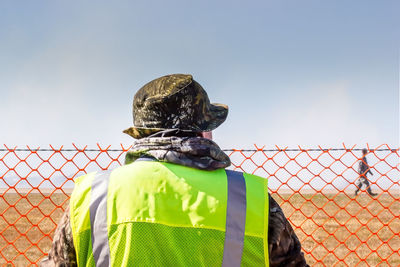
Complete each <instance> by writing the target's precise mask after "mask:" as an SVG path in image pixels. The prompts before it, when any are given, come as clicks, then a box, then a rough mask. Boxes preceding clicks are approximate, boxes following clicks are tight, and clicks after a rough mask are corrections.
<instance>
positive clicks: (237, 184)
mask: <svg viewBox="0 0 400 267" xmlns="http://www.w3.org/2000/svg"><path fill="white" fill-rule="evenodd" d="M226 175H227V179H228V204H227V207H226V229H225V244H224V257H223V260H222V266H223V267H228V266H229V267H234V266H240V263H241V261H242V253H243V242H244V230H245V226H246V182H245V180H244V177H243V173H241V172H235V171H230V170H226Z"/></svg>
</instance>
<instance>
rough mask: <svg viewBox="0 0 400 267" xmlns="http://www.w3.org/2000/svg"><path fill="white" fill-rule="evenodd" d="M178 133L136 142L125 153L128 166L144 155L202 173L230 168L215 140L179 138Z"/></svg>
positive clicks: (157, 134) (168, 132) (228, 160)
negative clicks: (202, 171) (203, 171)
mask: <svg viewBox="0 0 400 267" xmlns="http://www.w3.org/2000/svg"><path fill="white" fill-rule="evenodd" d="M177 131H179V130H176V131H172V132H171V131H163V132H158V133H156V134H155V135H152V136H151V137H147V138H142V139H139V140H137V141H136V142H135V143H134V145H133V147H132V149H131V150H130V151H129V152H128V153H127V154H126V158H125V164H129V163H131V162H133V161H135V160H136V159H137V158H139V157H141V156H150V157H154V158H156V159H157V160H159V161H164V162H170V163H175V164H180V165H184V166H188V167H192V168H196V169H201V170H216V169H221V168H227V167H229V166H230V165H231V161H230V159H229V157H228V155H226V154H225V153H224V152H223V151H222V150H221V149H220V148H219V146H218V145H217V144H216V143H214V142H213V141H211V140H209V139H206V138H201V137H190V136H189V137H179V136H176V132H177ZM164 133H167V135H169V136H165V135H164Z"/></svg>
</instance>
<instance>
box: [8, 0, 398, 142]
mask: <svg viewBox="0 0 400 267" xmlns="http://www.w3.org/2000/svg"><path fill="white" fill-rule="evenodd" d="M399 10H400V2H399V1H218V2H217V1H201V3H200V2H199V1H198V2H197V3H196V2H194V1H191V2H189V1H142V2H137V1H18V2H17V1H2V2H0V99H1V103H2V104H1V106H0V114H1V115H0V129H1V130H0V143H2V144H3V143H5V144H8V145H23V144H29V145H32V146H38V145H41V146H43V145H47V144H56V145H60V144H64V145H66V146H67V147H71V145H70V144H71V142H75V143H78V144H88V145H90V146H93V145H94V144H95V143H96V142H100V143H101V144H119V143H123V144H130V143H131V142H132V141H133V139H131V138H130V137H129V136H125V135H124V134H122V133H121V131H122V130H123V129H125V128H128V127H129V126H131V123H132V114H131V104H132V98H133V95H134V93H135V92H136V90H138V89H139V88H140V87H141V86H142V85H144V84H145V83H146V82H148V81H150V80H152V79H154V78H157V77H159V76H162V75H165V74H170V73H191V74H193V76H194V78H195V79H196V80H197V81H199V82H200V83H201V84H202V85H203V87H204V88H205V89H206V90H207V92H208V94H209V96H210V99H211V101H212V102H219V103H225V104H228V105H229V107H230V113H229V116H228V119H227V121H226V122H225V123H224V124H223V125H222V126H221V127H220V128H218V129H217V130H216V131H215V140H216V142H217V143H219V144H220V145H221V147H223V148H232V147H236V148H251V147H252V144H253V143H256V144H258V145H266V146H267V147H271V146H273V145H275V144H277V145H281V146H286V145H287V146H290V147H293V146H295V145H297V144H299V145H304V146H308V147H310V146H311V147H315V146H316V145H319V144H320V145H324V146H334V147H337V146H340V145H341V143H342V142H345V143H346V144H347V145H353V144H358V145H360V146H362V145H363V144H365V143H366V142H369V143H370V144H372V145H376V144H381V143H389V144H391V145H392V146H399V143H400V141H399V41H400V34H399V29H400V27H399V26H400V25H399V24H400V19H399V16H398V11H399Z"/></svg>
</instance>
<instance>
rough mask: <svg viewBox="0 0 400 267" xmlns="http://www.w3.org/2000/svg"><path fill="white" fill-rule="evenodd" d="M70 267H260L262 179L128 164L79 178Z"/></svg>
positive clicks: (264, 213)
mask: <svg viewBox="0 0 400 267" xmlns="http://www.w3.org/2000/svg"><path fill="white" fill-rule="evenodd" d="M75 184H76V185H75V189H74V191H73V193H72V196H71V200H70V221H71V228H72V233H73V241H74V246H75V250H76V256H77V262H78V266H268V265H269V260H268V236H267V235H268V210H269V207H268V191H267V179H264V178H261V177H258V176H255V175H251V174H246V173H241V172H235V171H229V170H224V169H218V170H215V171H204V170H198V169H194V168H190V167H185V166H181V165H177V164H172V163H165V162H157V161H146V160H143V161H140V160H138V161H135V162H133V163H131V164H129V165H125V166H121V167H119V168H117V169H115V170H113V171H106V172H98V173H89V174H87V175H84V176H82V177H79V178H78V179H77V180H76V183H75Z"/></svg>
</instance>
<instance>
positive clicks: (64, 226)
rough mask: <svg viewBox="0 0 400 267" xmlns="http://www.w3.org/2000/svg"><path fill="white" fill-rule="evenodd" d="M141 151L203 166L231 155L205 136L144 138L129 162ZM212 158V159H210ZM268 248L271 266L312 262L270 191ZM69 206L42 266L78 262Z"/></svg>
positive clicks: (221, 162)
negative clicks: (302, 249) (305, 254)
mask: <svg viewBox="0 0 400 267" xmlns="http://www.w3.org/2000/svg"><path fill="white" fill-rule="evenodd" d="M140 155H148V156H152V157H155V158H156V159H158V160H160V161H168V162H172V163H177V164H181V165H185V166H191V167H196V168H203V169H217V168H225V167H228V166H229V165H230V161H229V157H228V156H227V155H226V154H225V153H224V152H223V151H222V150H220V148H219V147H218V146H217V145H216V144H215V143H214V142H212V141H210V140H208V139H204V138H198V137H189V138H180V137H172V138H171V137H157V138H156V139H154V138H144V139H140V140H139V141H138V142H137V143H136V144H135V145H134V146H133V149H132V151H130V152H128V154H127V157H126V163H130V162H132V161H134V160H135V159H136V158H137V157H139V156H140ZM207 162H208V163H207ZM269 201H270V202H269V205H270V214H269V223H268V227H269V229H268V248H269V258H270V266H308V265H307V264H306V261H305V259H304V255H303V253H302V252H301V244H300V242H299V240H298V238H297V236H296V234H295V233H294V231H293V229H292V227H291V225H290V223H289V222H288V220H287V219H286V217H285V215H284V214H283V211H282V209H281V208H280V207H279V205H278V204H277V203H276V201H275V200H274V199H273V198H272V197H271V196H270V195H269ZM76 265H77V263H76V254H75V249H74V244H73V240H72V231H71V226H70V220H69V208H67V210H66V211H65V213H64V215H63V216H62V218H61V221H60V223H59V225H58V227H57V229H56V231H55V234H54V239H53V244H52V247H51V249H50V252H49V254H48V256H47V257H46V258H45V259H43V260H42V262H41V263H40V266H76Z"/></svg>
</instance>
